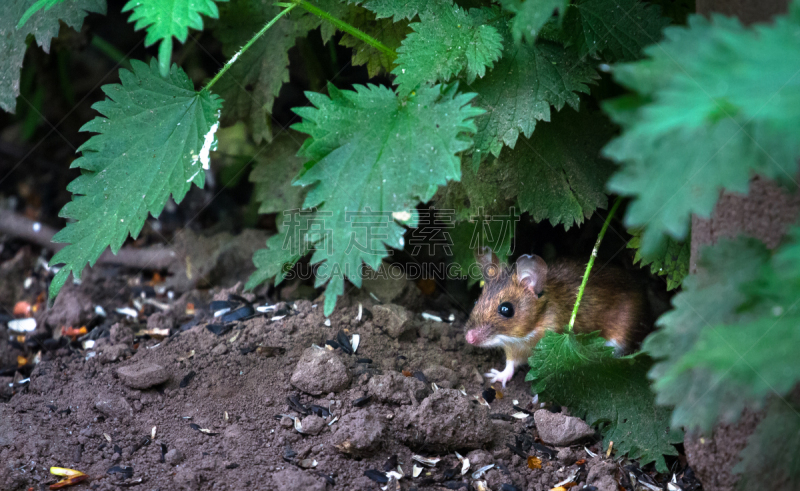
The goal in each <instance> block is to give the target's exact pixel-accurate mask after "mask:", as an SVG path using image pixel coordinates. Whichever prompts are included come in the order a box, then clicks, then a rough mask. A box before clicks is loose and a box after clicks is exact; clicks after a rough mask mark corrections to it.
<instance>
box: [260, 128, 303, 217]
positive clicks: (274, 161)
mask: <svg viewBox="0 0 800 491" xmlns="http://www.w3.org/2000/svg"><path fill="white" fill-rule="evenodd" d="M302 141H303V136H302V135H300V134H298V133H295V132H293V131H291V130H287V131H284V132H283V133H281V134H280V135H278V136H277V137H275V139H274V140H272V142H270V143H269V144H268V145H267V146H266V148H263V149H260V150H259V151H258V153H257V155H256V157H255V161H256V163H255V166H254V167H253V170H252V172H251V173H250V182H252V183H255V186H254V189H253V195H254V199H255V200H256V201H258V202H259V203H261V205H260V206H259V208H258V212H259V213H280V212H283V211H284V210H291V209H300V208H302V205H303V198H304V197H305V195H306V191H305V189H303V188H301V187H299V186H292V181H293V180H294V178H295V176H297V173H298V172H299V171H300V169H302V167H303V163H304V160H302V159H300V158H298V157H297V156H296V155H297V151H298V150H299V149H300V146H301V145H302Z"/></svg>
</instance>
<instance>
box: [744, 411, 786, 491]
mask: <svg viewBox="0 0 800 491" xmlns="http://www.w3.org/2000/svg"><path fill="white" fill-rule="evenodd" d="M799 410H800V408H798V407H797V405H796V404H792V402H790V401H786V400H783V399H779V398H773V400H772V402H771V404H770V405H769V408H768V409H767V412H766V415H765V416H764V419H762V420H761V422H759V423H758V426H757V427H756V430H755V432H753V434H752V435H750V437H749V438H748V440H747V446H746V447H745V448H744V450H742V453H741V458H742V460H741V461H740V462H739V463H738V464H736V466H735V467H734V468H733V472H734V473H736V474H740V477H739V482H737V483H736V489H737V490H740V491H748V490H751V489H776V490H786V491H790V490H793V489H798V488H800V411H799ZM765 469H769V472H764V470H765Z"/></svg>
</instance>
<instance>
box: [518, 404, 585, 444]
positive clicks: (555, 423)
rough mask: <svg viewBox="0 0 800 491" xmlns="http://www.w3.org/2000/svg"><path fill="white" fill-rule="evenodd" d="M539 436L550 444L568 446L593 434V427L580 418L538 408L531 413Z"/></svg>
mask: <svg viewBox="0 0 800 491" xmlns="http://www.w3.org/2000/svg"><path fill="white" fill-rule="evenodd" d="M533 419H534V421H535V422H536V428H537V429H538V430H539V437H540V438H541V439H542V440H543V441H544V442H545V443H548V444H550V445H555V446H557V447H568V446H570V445H572V444H573V443H576V442H579V441H580V440H583V439H585V438H589V437H591V436H593V435H594V433H595V431H594V429H593V428H592V427H591V426H589V425H588V424H586V422H585V421H583V420H582V419H580V418H575V417H573V416H567V415H566V414H563V413H551V412H550V411H548V410H547V409H540V410H538V411H536V412H535V413H534V414H533Z"/></svg>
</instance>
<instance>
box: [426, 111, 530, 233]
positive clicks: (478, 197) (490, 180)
mask: <svg viewBox="0 0 800 491" xmlns="http://www.w3.org/2000/svg"><path fill="white" fill-rule="evenodd" d="M476 119H477V118H476ZM513 172H514V169H511V168H508V167H504V166H502V165H498V164H496V163H490V164H487V165H483V166H481V167H480V169H478V170H477V172H476V171H475V170H473V168H472V165H470V164H469V163H468V159H462V161H461V180H460V181H450V182H448V183H447V186H444V187H441V188H439V190H438V191H437V192H436V196H434V198H433V199H434V202H435V203H436V207H437V208H438V209H440V210H454V211H455V215H454V218H455V219H456V220H458V221H467V220H470V219H471V218H472V217H475V216H492V215H502V214H504V213H508V210H509V208H510V207H512V206H515V205H516V198H517V192H518V186H517V179H515V177H514V176H513V175H512V173H513Z"/></svg>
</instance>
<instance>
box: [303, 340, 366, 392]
mask: <svg viewBox="0 0 800 491" xmlns="http://www.w3.org/2000/svg"><path fill="white" fill-rule="evenodd" d="M351 381H352V375H351V374H350V371H349V370H348V369H347V367H346V366H345V365H344V363H342V360H341V359H339V356H338V355H337V354H336V353H334V352H333V351H328V350H325V349H317V348H308V349H306V350H305V351H304V352H303V356H302V357H301V358H300V361H298V362H297V365H296V366H295V369H294V373H292V378H291V383H292V385H293V386H295V387H297V388H298V389H300V390H302V391H303V392H307V393H309V394H312V395H317V396H318V395H322V394H328V393H330V392H340V391H342V390H344V389H346V388H347V387H349V386H350V382H351Z"/></svg>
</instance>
